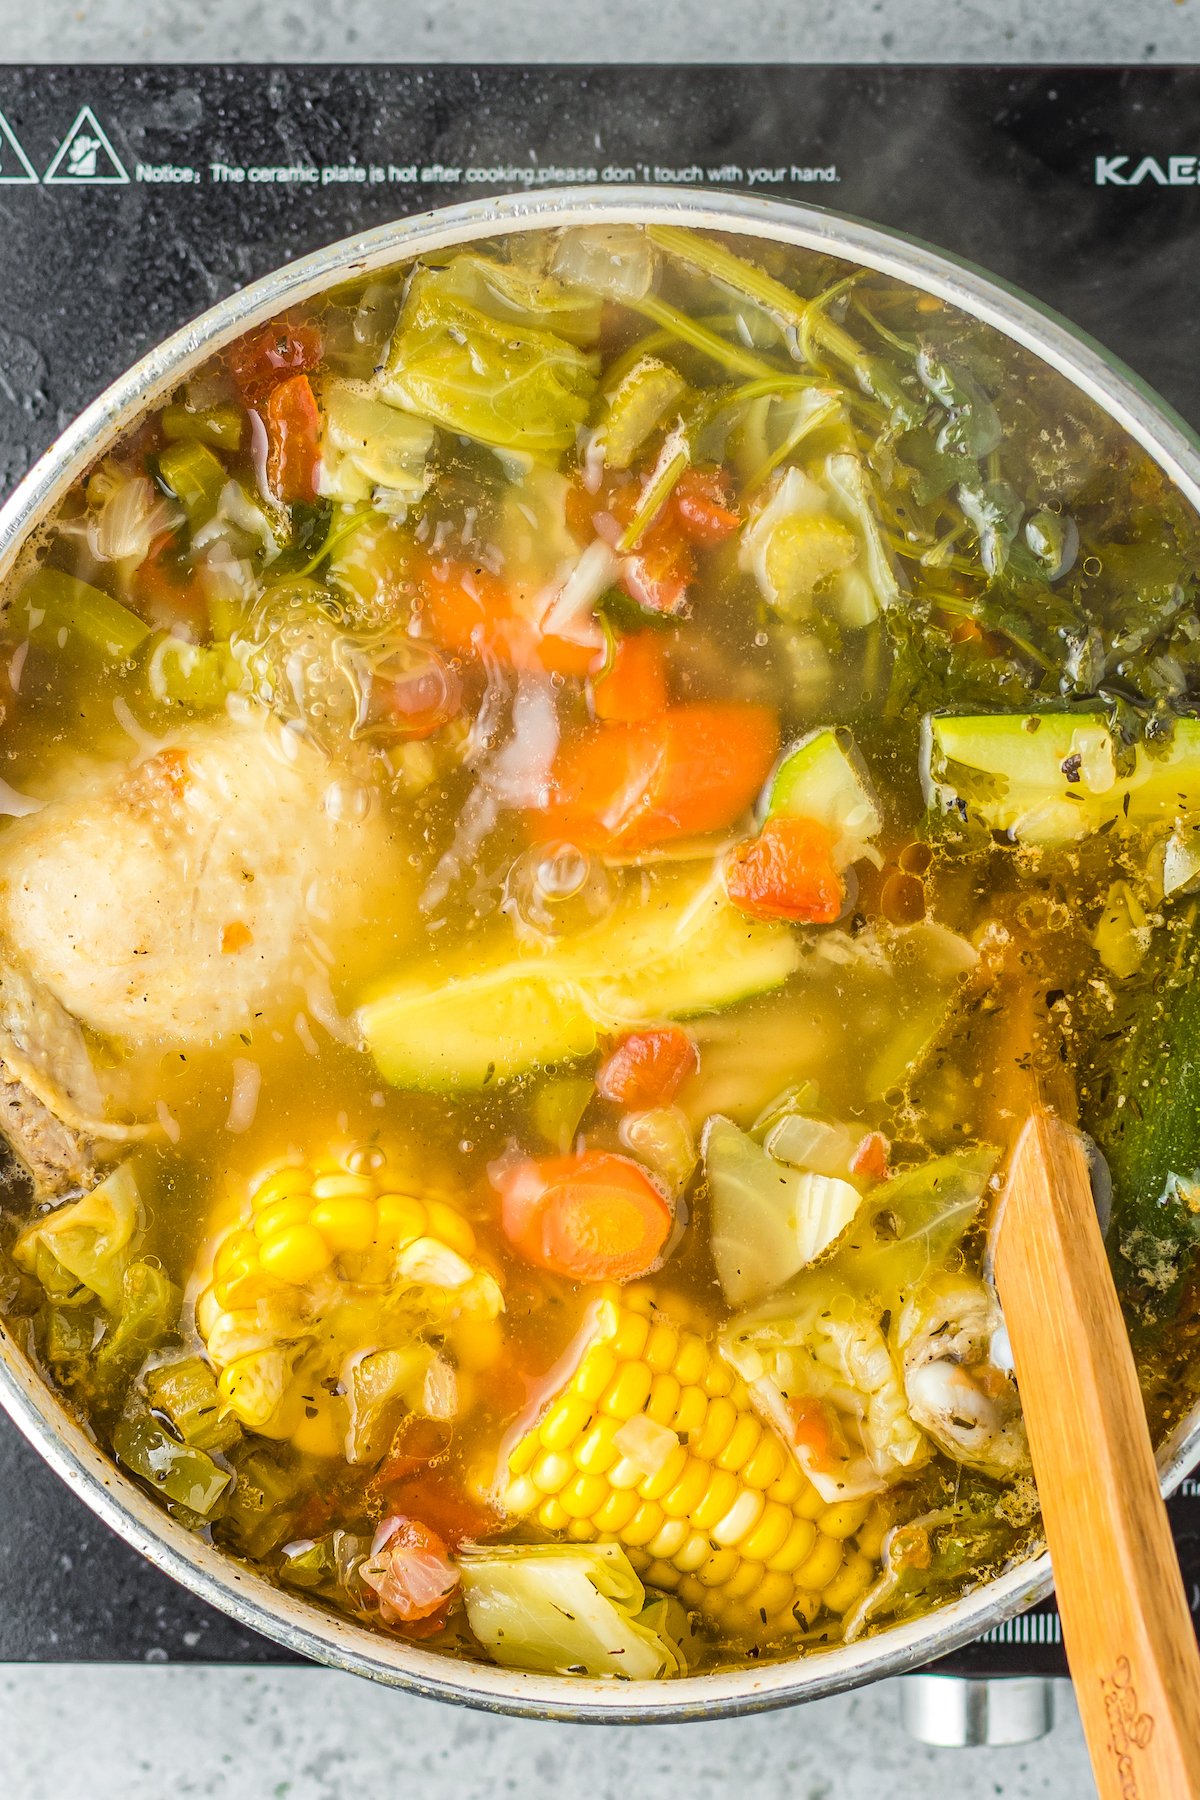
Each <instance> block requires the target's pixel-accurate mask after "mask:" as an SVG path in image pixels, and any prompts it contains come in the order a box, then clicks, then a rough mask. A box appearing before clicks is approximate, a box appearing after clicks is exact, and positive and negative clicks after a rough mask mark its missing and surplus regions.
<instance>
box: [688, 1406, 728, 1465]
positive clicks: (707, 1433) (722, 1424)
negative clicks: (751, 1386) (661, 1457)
mask: <svg viewBox="0 0 1200 1800" xmlns="http://www.w3.org/2000/svg"><path fill="white" fill-rule="evenodd" d="M737 1416H738V1415H737V1407H736V1406H735V1405H734V1404H733V1401H732V1400H729V1399H726V1398H725V1397H724V1396H719V1397H718V1398H717V1399H715V1400H710V1401H709V1403H708V1411H707V1413H706V1414H705V1417H704V1429H703V1431H701V1433H700V1435H699V1436H698V1437H697V1438H696V1440H695V1442H694V1443H693V1444H692V1449H693V1450H694V1451H695V1453H696V1455H697V1456H698V1457H699V1458H700V1460H701V1462H716V1460H717V1457H718V1455H719V1454H720V1452H721V1451H722V1450H723V1449H724V1448H725V1446H726V1444H727V1443H728V1442H729V1440H730V1438H731V1437H732V1436H733V1428H734V1426H735V1425H736V1424H737Z"/></svg>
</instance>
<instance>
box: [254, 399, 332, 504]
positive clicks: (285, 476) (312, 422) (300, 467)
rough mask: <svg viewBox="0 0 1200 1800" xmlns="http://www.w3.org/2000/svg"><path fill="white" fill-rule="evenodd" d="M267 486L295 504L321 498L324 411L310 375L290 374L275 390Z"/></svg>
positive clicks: (270, 416)
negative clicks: (319, 474)
mask: <svg viewBox="0 0 1200 1800" xmlns="http://www.w3.org/2000/svg"><path fill="white" fill-rule="evenodd" d="M265 422H266V427H267V485H268V487H269V488H270V490H271V492H272V493H273V494H274V496H275V498H276V499H277V500H282V501H283V502H284V503H285V505H291V504H292V503H293V502H295V501H299V500H315V499H316V497H317V467H318V464H319V463H320V460H321V409H320V407H319V406H318V405H317V397H316V395H315V394H314V393H313V389H312V382H311V381H310V380H309V379H308V376H307V375H289V377H288V378H287V380H286V381H281V382H280V383H279V385H278V387H274V388H272V389H271V392H270V393H269V394H268V396H267V404H266V421H265Z"/></svg>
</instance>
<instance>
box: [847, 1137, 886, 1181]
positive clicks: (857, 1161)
mask: <svg viewBox="0 0 1200 1800" xmlns="http://www.w3.org/2000/svg"><path fill="white" fill-rule="evenodd" d="M888 1149H889V1145H888V1141H887V1139H886V1138H885V1137H884V1135H883V1133H882V1131H868V1133H867V1135H866V1137H865V1138H864V1139H863V1140H862V1143H861V1144H860V1145H859V1146H858V1149H857V1150H856V1151H855V1152H854V1155H853V1156H852V1157H851V1158H850V1173H851V1174H852V1175H857V1176H858V1177H859V1179H860V1180H862V1181H886V1180H887V1178H888Z"/></svg>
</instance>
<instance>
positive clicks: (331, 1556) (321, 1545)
mask: <svg viewBox="0 0 1200 1800" xmlns="http://www.w3.org/2000/svg"><path fill="white" fill-rule="evenodd" d="M338 1535H339V1534H338V1533H337V1532H333V1531H330V1532H327V1533H326V1534H325V1536H324V1537H320V1538H314V1539H313V1540H312V1541H311V1542H307V1541H301V1542H299V1543H296V1544H291V1545H289V1546H288V1548H287V1549H286V1550H285V1551H284V1552H283V1555H282V1557H281V1558H280V1562H279V1579H280V1581H286V1582H287V1584H288V1586H289V1587H298V1588H303V1589H304V1590H305V1591H306V1592H308V1593H314V1592H316V1591H317V1590H319V1589H321V1588H336V1587H337V1585H338V1557H337V1546H336V1544H335V1542H334V1539H335V1538H336V1537H337V1536H338ZM368 1548H370V1546H369V1545H368Z"/></svg>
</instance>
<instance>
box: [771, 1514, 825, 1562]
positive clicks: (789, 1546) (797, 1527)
mask: <svg viewBox="0 0 1200 1800" xmlns="http://www.w3.org/2000/svg"><path fill="white" fill-rule="evenodd" d="M816 1541H817V1528H816V1526H815V1525H814V1524H813V1522H812V1520H811V1519H795V1518H794V1519H793V1521H792V1524H791V1526H790V1527H789V1529H788V1534H787V1536H786V1537H785V1538H784V1540H783V1542H782V1544H780V1546H779V1548H778V1550H776V1552H775V1554H774V1555H773V1556H772V1557H770V1558H769V1562H770V1566H771V1568H772V1569H782V1571H783V1573H784V1574H785V1575H790V1574H791V1573H792V1571H793V1570H794V1569H798V1568H799V1567H800V1564H801V1563H802V1562H803V1561H804V1559H805V1557H806V1556H807V1555H808V1554H809V1552H810V1551H811V1550H812V1547H813V1545H814V1544H815V1543H816Z"/></svg>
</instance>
